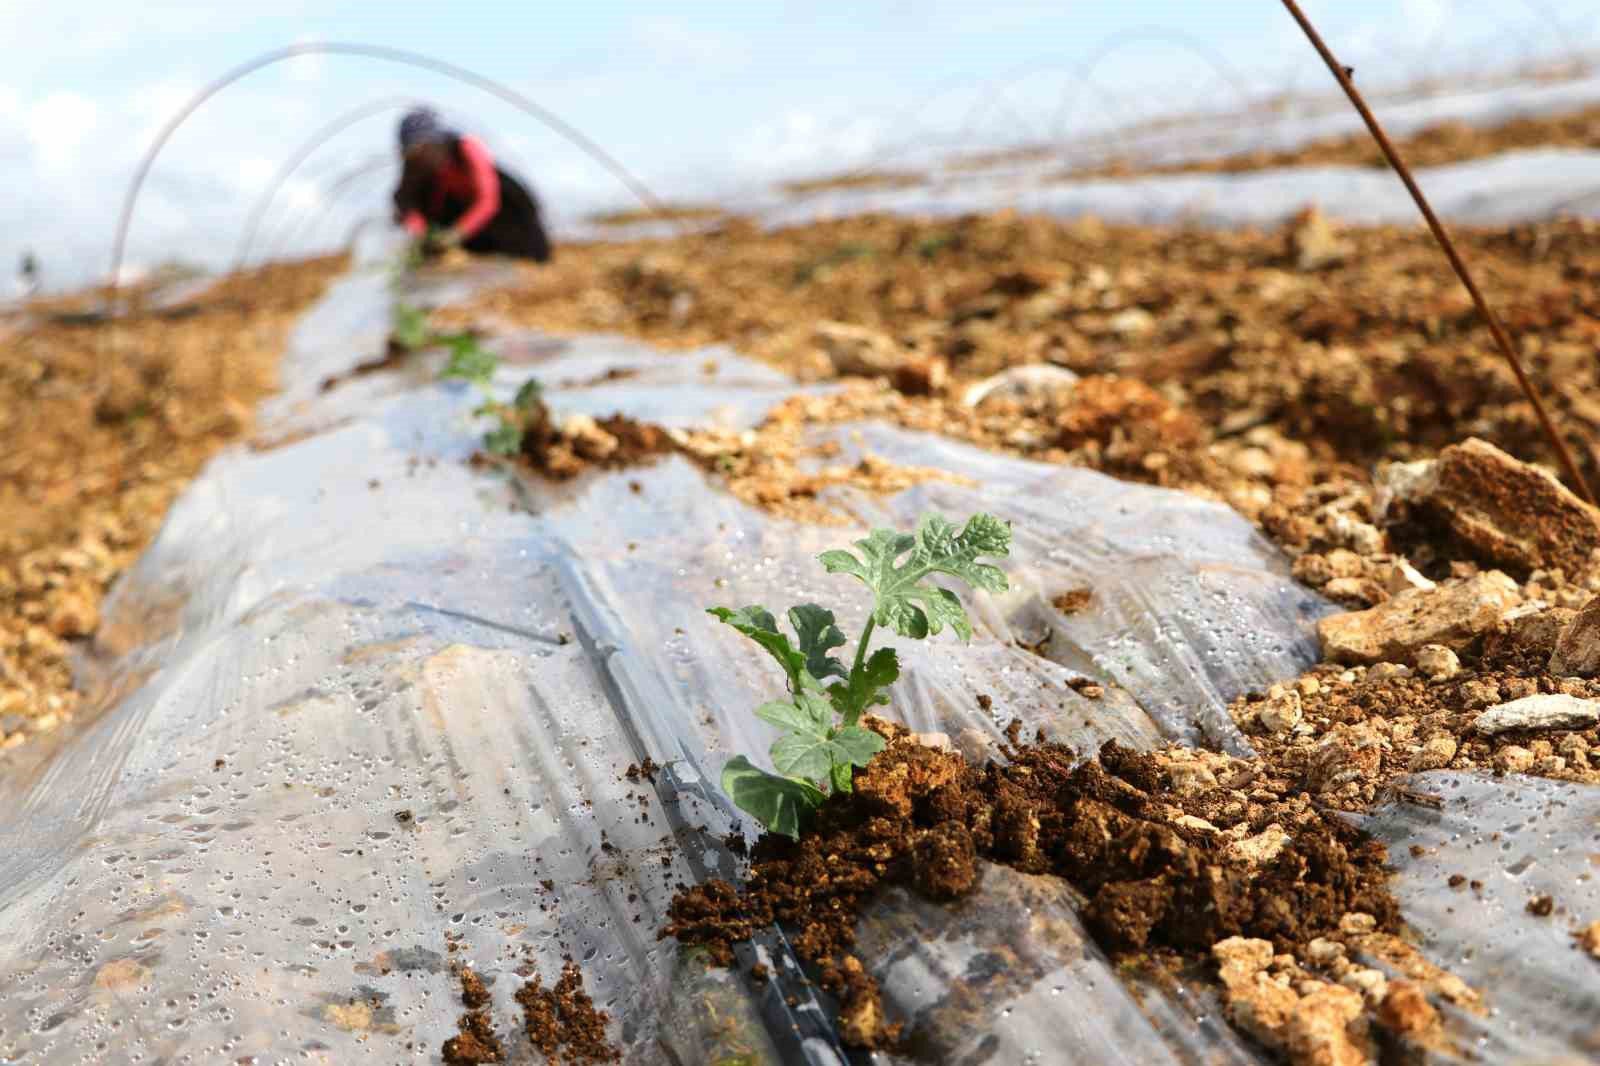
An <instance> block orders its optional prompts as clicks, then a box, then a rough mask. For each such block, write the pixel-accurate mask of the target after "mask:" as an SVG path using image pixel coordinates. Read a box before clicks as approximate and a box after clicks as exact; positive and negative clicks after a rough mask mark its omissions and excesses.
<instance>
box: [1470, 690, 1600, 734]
mask: <svg viewBox="0 0 1600 1066" xmlns="http://www.w3.org/2000/svg"><path fill="white" fill-rule="evenodd" d="M1596 722H1600V700H1581V699H1579V698H1578V697H1576V696H1567V695H1563V694H1561V693H1555V692H1545V693H1540V694H1539V695H1537V696H1524V697H1523V698H1522V699H1520V700H1512V701H1511V702H1509V703H1501V704H1496V705H1495V706H1493V707H1490V708H1489V709H1488V710H1487V711H1484V712H1483V713H1482V714H1480V715H1478V717H1477V720H1476V721H1474V722H1473V723H1472V728H1473V729H1475V730H1477V731H1478V732H1479V733H1482V734H1483V735H1484V736H1490V737H1492V736H1495V735H1496V734H1498V733H1508V732H1511V731H1513V730H1527V731H1537V730H1546V729H1587V728H1589V727H1590V726H1592V725H1594V724H1595V723H1596Z"/></svg>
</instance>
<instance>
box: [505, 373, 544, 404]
mask: <svg viewBox="0 0 1600 1066" xmlns="http://www.w3.org/2000/svg"><path fill="white" fill-rule="evenodd" d="M543 398H544V386H543V385H540V384H539V379H538V378H529V379H528V380H527V381H524V382H523V383H522V387H521V388H520V389H518V390H517V395H516V398H515V399H513V400H512V401H511V403H512V406H514V407H516V409H517V410H519V411H527V410H530V409H532V408H533V407H534V405H536V404H538V403H540V402H541V401H542V400H543Z"/></svg>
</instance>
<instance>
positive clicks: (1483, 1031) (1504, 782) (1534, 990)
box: [1365, 770, 1600, 1064]
mask: <svg viewBox="0 0 1600 1066" xmlns="http://www.w3.org/2000/svg"><path fill="white" fill-rule="evenodd" d="M1408 784H1409V787H1410V788H1411V789H1412V790H1414V791H1416V792H1420V793H1424V794H1428V795H1433V796H1437V797H1439V799H1440V800H1441V801H1442V803H1441V806H1440V807H1439V808H1438V809H1437V810H1435V809H1433V808H1431V807H1428V806H1421V805H1418V804H1416V803H1410V802H1406V803H1396V804H1393V805H1391V806H1389V807H1388V808H1386V809H1384V810H1382V811H1380V812H1378V813H1377V814H1376V815H1374V816H1373V817H1372V818H1369V819H1367V820H1366V821H1365V828H1366V829H1367V830H1368V831H1370V832H1372V833H1373V834H1374V835H1375V836H1377V837H1378V838H1379V839H1380V840H1383V841H1385V842H1386V843H1387V844H1388V845H1389V857H1390V863H1391V865H1392V866H1393V867H1394V869H1395V871H1396V877H1395V883H1394V890H1395V896H1396V898H1398V899H1399V901H1400V905H1401V910H1402V913H1403V914H1404V915H1405V919H1406V922H1407V923H1408V924H1409V925H1410V926H1411V927H1412V929H1414V930H1415V932H1416V934H1417V943H1418V946H1419V947H1420V948H1421V949H1422V950H1423V952H1424V953H1425V954H1426V955H1427V956H1428V957H1429V958H1430V959H1432V960H1433V961H1434V962H1436V963H1437V964H1439V965H1441V966H1444V967H1446V968H1448V969H1449V970H1451V971H1452V972H1453V973H1454V974H1456V976H1458V977H1460V978H1461V979H1462V980H1463V981H1466V982H1467V984H1469V985H1471V986H1472V987H1473V988H1475V989H1477V990H1479V991H1480V992H1481V993H1483V994H1484V996H1485V997H1486V999H1487V1001H1488V1005H1489V1007H1490V1012H1489V1014H1488V1016H1487V1017H1484V1018H1478V1017H1476V1016H1474V1015H1472V1014H1469V1013H1467V1012H1464V1011H1451V1012H1449V1013H1447V1014H1446V1019H1447V1021H1448V1023H1449V1027H1450V1031H1451V1034H1452V1036H1454V1037H1455V1039H1456V1040H1457V1042H1458V1046H1459V1048H1460V1051H1461V1054H1460V1055H1459V1056H1458V1057H1457V1058H1458V1059H1459V1060H1460V1061H1474V1062H1494V1063H1507V1064H1513V1063H1528V1064H1533V1063H1541V1064H1543V1063H1579V1062H1594V1061H1596V1060H1597V1059H1600V962H1597V961H1596V960H1595V959H1591V958H1589V957H1588V956H1587V955H1586V954H1585V953H1584V952H1583V951H1581V950H1580V949H1579V948H1578V946H1577V943H1576V941H1575V940H1574V938H1573V935H1572V934H1573V933H1574V932H1576V931H1577V930H1578V929H1580V928H1582V927H1583V926H1586V925H1588V924H1589V923H1590V922H1593V921H1596V920H1597V919H1600V788H1596V787H1594V786H1592V785H1575V784H1568V783H1563V782H1557V781H1550V780H1547V779H1545V778H1538V777H1524V776H1522V775H1518V774H1512V775H1507V776H1506V777H1503V778H1494V777H1491V776H1489V775H1487V774H1469V773H1460V772H1456V771H1450V770H1436V771H1432V772H1430V773H1425V774H1417V775H1414V776H1413V777H1412V778H1411V780H1410V781H1409V783H1408ZM1414 845H1415V846H1416V847H1419V848H1420V849H1421V850H1420V852H1418V851H1414V850H1413V846H1414ZM1455 876H1459V877H1460V878H1462V880H1461V881H1459V882H1458V883H1457V884H1455V885H1453V886H1452V885H1451V884H1450V880H1451V878H1452V877H1455ZM1540 896H1549V897H1551V900H1552V901H1553V904H1554V910H1553V912H1552V913H1551V914H1550V915H1548V916H1546V917H1539V916H1537V915H1535V914H1533V913H1531V912H1530V911H1529V910H1528V903H1529V902H1530V901H1532V900H1534V899H1535V898H1537V897H1540Z"/></svg>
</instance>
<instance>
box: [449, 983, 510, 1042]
mask: <svg viewBox="0 0 1600 1066" xmlns="http://www.w3.org/2000/svg"><path fill="white" fill-rule="evenodd" d="M460 981H461V1002H462V1003H464V1004H465V1005H466V1007H467V1013H465V1014H463V1015H462V1016H461V1017H460V1019H459V1020H458V1021H457V1022H456V1028H457V1029H459V1030H460V1032H459V1033H458V1034H457V1035H455V1036H453V1037H451V1038H450V1039H448V1040H446V1041H445V1042H444V1047H443V1048H442V1049H441V1053H442V1054H443V1056H444V1061H445V1063H446V1064H447V1066H477V1064H478V1063H486V1062H504V1061H505V1056H506V1051H505V1046H504V1045H503V1044H501V1043H500V1037H499V1036H498V1035H496V1033H495V1031H494V1023H493V1022H492V1021H491V1020H490V1018H489V1012H488V1011H487V1010H485V1009H484V1008H485V1007H487V1006H488V1004H489V992H488V989H486V988H484V986H483V979H482V978H480V977H479V976H478V975H477V974H476V973H474V972H473V971H472V970H470V969H465V968H463V969H462V970H461V971H460Z"/></svg>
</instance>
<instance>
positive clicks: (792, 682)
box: [706, 604, 826, 692]
mask: <svg viewBox="0 0 1600 1066" xmlns="http://www.w3.org/2000/svg"><path fill="white" fill-rule="evenodd" d="M706 613H707V614H711V615H715V616H716V617H717V618H720V619H721V620H722V621H724V622H726V623H727V624H728V625H730V626H732V627H733V628H735V629H737V630H738V631H739V632H741V633H743V634H744V635H745V636H747V637H749V638H750V639H751V640H753V641H755V642H756V643H757V644H759V645H761V646H762V647H763V648H765V649H767V654H769V655H771V656H772V657H773V658H774V659H776V660H778V665H779V666H781V667H783V672H784V674H786V675H787V676H788V678H789V691H790V692H806V691H813V692H816V691H821V689H822V683H821V682H820V681H818V680H817V679H816V678H815V677H813V676H812V675H811V674H810V672H809V671H807V670H806V658H807V656H806V653H805V652H803V651H800V650H798V649H796V648H795V647H794V645H792V644H790V643H789V638H788V637H786V636H784V635H783V634H782V633H780V632H779V631H778V620H777V619H776V618H774V617H772V612H771V611H769V610H767V609H766V608H765V607H762V606H761V605H760V604H752V605H751V606H749V607H741V608H739V609H738V610H737V611H735V610H730V609H729V608H727V607H711V608H708V609H707V611H706ZM791 620H792V615H791ZM824 639H825V635H824ZM818 646H819V647H820V645H818ZM822 650H824V651H825V650H826V648H825V647H823V648H822Z"/></svg>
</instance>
